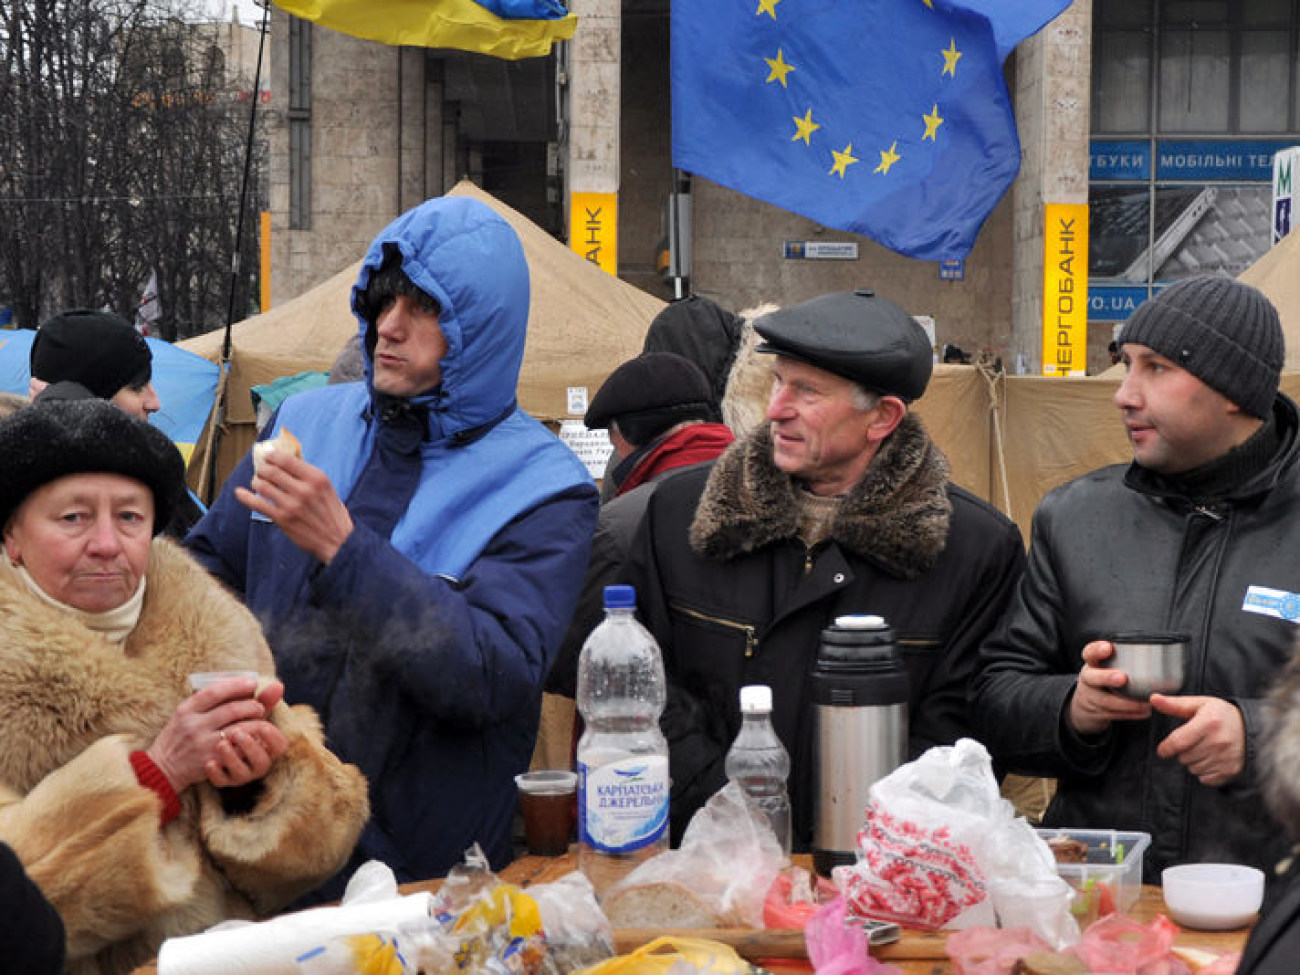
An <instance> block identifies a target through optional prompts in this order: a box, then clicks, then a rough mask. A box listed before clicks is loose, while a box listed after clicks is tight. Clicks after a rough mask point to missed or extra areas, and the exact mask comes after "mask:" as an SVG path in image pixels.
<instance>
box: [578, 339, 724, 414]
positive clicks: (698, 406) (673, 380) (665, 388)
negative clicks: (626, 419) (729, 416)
mask: <svg viewBox="0 0 1300 975" xmlns="http://www.w3.org/2000/svg"><path fill="white" fill-rule="evenodd" d="M713 405H714V403H713V387H712V386H710V385H709V380H708V378H707V377H706V376H705V375H704V370H702V369H701V368H700V367H699V366H697V365H696V364H695V363H694V362H692V361H691V360H690V359H687V358H686V357H685V356H680V355H677V354H676V353H675V352H643V353H641V354H640V355H639V356H637V357H636V358H635V359H629V360H628V361H627V362H625V363H623V364H622V365H621V366H619V367H618V368H617V369H615V370H614V371H613V372H611V373H610V374H609V378H608V379H606V380H605V383H604V385H603V386H601V387H600V389H599V391H597V393H596V395H595V396H594V397H592V400H591V405H590V406H588V407H587V415H586V416H585V417H583V420H582V422H583V423H585V424H586V425H587V427H588V428H589V429H592V430H598V429H602V428H605V427H608V426H609V422H610V420H614V419H617V418H618V417H620V416H631V415H633V414H641V413H656V412H659V411H671V412H681V413H686V412H688V411H696V412H699V411H709V410H711V408H712V407H713Z"/></svg>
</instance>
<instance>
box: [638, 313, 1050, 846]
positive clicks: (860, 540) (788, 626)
mask: <svg viewBox="0 0 1300 975" xmlns="http://www.w3.org/2000/svg"><path fill="white" fill-rule="evenodd" d="M754 329H755V331H757V332H758V334H759V335H760V336H762V338H763V340H764V344H763V345H762V346H759V351H761V352H766V353H771V362H772V366H771V372H772V377H773V383H772V387H771V394H770V397H769V399H768V405H767V421H768V422H767V423H766V424H765V425H762V426H759V427H758V428H757V429H755V430H753V431H751V432H749V433H747V434H744V435H743V436H741V437H740V438H739V439H738V440H737V441H736V442H735V443H733V444H732V445H731V446H730V447H729V448H727V450H726V452H725V453H723V454H722V456H721V457H719V458H718V459H717V460H716V461H714V462H713V464H712V465H711V466H705V467H695V468H693V469H690V470H687V471H683V472H681V473H677V474H675V475H674V476H672V477H670V478H667V479H666V480H664V481H662V482H661V483H660V484H659V485H658V486H657V487H656V488H655V492H654V494H653V495H652V496H651V498H650V500H649V503H648V505H647V506H646V511H645V515H644V516H643V519H642V522H641V528H640V532H639V534H638V535H637V537H636V539H634V541H633V543H632V546H631V549H630V552H629V555H628V562H627V568H626V570H625V572H624V577H623V580H622V581H624V582H629V583H631V584H633V585H634V586H635V587H636V589H637V605H638V607H639V614H640V616H641V619H642V622H643V623H645V625H646V626H647V627H648V628H649V629H650V631H651V632H652V633H653V634H654V636H655V638H656V639H657V640H658V641H659V645H660V647H661V648H662V650H663V655H664V668H665V672H666V674H667V677H668V704H667V707H666V708H665V711H664V715H663V719H662V721H661V724H662V726H663V730H664V735H665V736H666V737H667V738H668V743H669V770H670V774H671V777H672V796H671V806H672V810H671V814H672V828H673V835H674V837H675V838H676V837H680V835H681V833H682V831H683V830H684V828H685V825H686V823H687V822H689V820H690V817H691V815H692V814H693V813H694V812H695V811H696V810H697V809H699V808H700V806H702V805H703V804H704V803H705V802H706V801H707V800H708V798H709V796H711V795H712V794H713V793H714V792H715V791H716V790H717V789H718V788H720V787H721V786H722V785H723V784H724V783H725V781H726V771H725V757H726V753H727V750H728V748H729V747H730V745H731V743H732V741H733V740H734V738H735V736H736V733H737V732H738V731H739V729H740V723H741V717H740V707H739V703H740V702H739V693H740V688H741V687H742V686H743V685H745V684H767V685H769V686H770V687H771V688H772V694H773V711H772V722H773V725H774V727H775V729H776V732H777V734H778V735H779V736H780V738H781V740H782V743H783V744H784V745H785V747H786V749H787V751H789V753H790V759H791V771H790V781H789V789H790V800H791V806H792V811H793V819H794V848H795V850H796V851H803V850H807V849H808V848H809V845H810V843H811V840H812V828H813V812H814V810H813V785H812V783H813V777H814V763H815V757H814V747H813V746H814V737H815V736H814V730H813V708H812V700H811V693H810V686H809V671H810V668H811V666H812V663H813V660H814V657H815V655H816V651H817V644H818V639H819V636H820V634H821V631H822V630H823V629H824V628H825V627H828V626H830V625H831V624H832V623H833V622H834V620H835V619H836V618H837V617H839V616H843V615H849V614H877V615H880V616H883V617H884V618H885V619H886V621H887V622H888V623H889V624H890V626H891V627H892V628H893V630H894V632H895V633H896V634H897V643H898V645H899V647H900V649H901V651H902V655H903V658H904V662H905V664H906V666H907V670H908V678H909V684H910V698H909V702H908V704H909V710H908V715H909V722H910V727H909V743H908V750H909V753H910V754H911V756H913V757H915V756H916V755H918V754H920V752H922V751H924V750H925V749H926V748H928V747H930V746H933V745H949V744H952V743H953V742H954V741H956V740H957V739H958V738H960V737H962V736H964V735H968V734H969V730H970V722H969V719H968V715H967V709H966V691H967V685H968V682H969V679H970V677H971V675H972V673H973V672H974V669H975V663H976V655H977V651H978V648H979V644H980V642H981V641H982V640H983V638H984V637H985V635H986V634H987V633H988V632H989V631H990V630H991V629H992V628H993V626H994V625H995V624H996V623H997V621H998V619H999V618H1000V617H1001V614H1002V612H1003V610H1004V608H1005V607H1006V605H1007V602H1008V601H1009V600H1010V597H1011V593H1012V590H1013V589H1014V587H1015V585H1016V582H1017V581H1018V579H1019V577H1020V572H1021V569H1022V566H1023V564H1024V548H1023V545H1022V543H1021V539H1020V532H1019V530H1018V529H1017V528H1016V526H1015V524H1014V523H1012V522H1011V521H1010V520H1009V519H1007V518H1006V517H1004V516H1003V515H1001V514H1000V513H998V512H997V511H995V510H994V509H993V508H992V507H990V506H989V505H988V504H987V503H985V502H984V501H982V500H980V499H979V498H976V497H975V496H974V495H972V494H970V493H969V492H967V491H964V490H962V489H961V488H959V487H957V486H956V485H955V484H953V483H952V482H951V481H950V480H949V477H948V465H947V461H946V460H945V459H944V457H943V455H942V453H941V452H940V451H939V448H938V447H937V446H935V444H934V442H933V441H932V440H931V439H930V437H929V435H928V434H927V433H926V431H925V429H924V427H923V426H922V424H921V421H920V420H919V418H918V417H917V416H916V415H915V414H914V413H912V411H911V409H910V404H911V403H912V402H913V401H914V400H916V399H917V398H919V397H920V396H921V394H922V393H924V392H925V388H926V385H927V384H928V382H929V379H930V372H931V365H932V360H933V352H932V350H931V348H930V343H929V341H928V340H927V339H926V337H925V332H924V331H922V329H921V327H920V326H919V325H917V324H916V322H915V321H914V320H913V319H912V317H911V316H910V315H908V314H907V313H906V312H905V311H904V310H903V309H902V308H900V307H899V306H898V305H896V304H894V303H893V302H891V301H889V300H888V299H886V298H883V297H880V296H878V295H875V294H873V293H872V292H870V291H867V290H865V289H864V290H862V291H859V292H841V293H836V294H827V295H822V296H820V297H818V298H813V299H812V300H810V301H805V302H802V303H800V304H796V305H792V306H790V307H787V308H783V309H781V310H779V311H775V312H773V313H772V314H769V315H766V316H765V317H762V318H759V319H758V320H757V321H756V322H755V323H754Z"/></svg>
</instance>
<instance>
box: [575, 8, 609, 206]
mask: <svg viewBox="0 0 1300 975" xmlns="http://www.w3.org/2000/svg"><path fill="white" fill-rule="evenodd" d="M570 9H571V10H573V12H574V13H576V14H577V15H578V29H577V32H576V33H575V34H574V36H573V39H572V40H571V41H569V77H568V79H567V81H568V96H569V146H568V166H567V170H568V187H567V190H568V192H569V193H617V192H618V166H619V160H618V148H619V124H620V120H619V111H620V102H621V99H622V87H621V85H620V81H619V78H620V70H621V66H620V53H621V49H622V20H623V10H622V0H573V2H572V3H571V4H570ZM566 205H567V204H566Z"/></svg>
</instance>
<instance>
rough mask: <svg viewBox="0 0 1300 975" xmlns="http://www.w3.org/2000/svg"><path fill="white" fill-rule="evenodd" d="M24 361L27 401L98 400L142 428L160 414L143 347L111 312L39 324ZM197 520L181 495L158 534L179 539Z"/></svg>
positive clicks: (61, 316) (192, 503)
mask: <svg viewBox="0 0 1300 975" xmlns="http://www.w3.org/2000/svg"><path fill="white" fill-rule="evenodd" d="M29 355H30V360H29V361H30V366H31V379H30V380H29V382H28V395H29V396H31V398H32V399H33V400H37V399H41V400H52V399H61V400H69V399H104V400H108V401H109V402H110V403H112V404H113V405H114V406H116V407H118V408H119V409H121V410H122V411H124V412H126V413H129V414H131V415H132V416H134V417H135V418H136V419H139V420H144V421H146V422H147V421H148V420H149V417H150V416H151V415H152V414H154V413H157V412H158V410H159V409H161V408H162V403H161V401H160V400H159V399H158V392H157V390H155V389H154V387H153V352H152V351H150V349H149V343H148V342H146V341H145V339H144V336H143V335H141V334H140V333H139V332H137V331H136V330H135V329H134V328H132V327H131V325H130V323H129V322H127V320H126V319H125V318H122V317H121V316H119V315H114V314H113V313H112V312H107V311H96V310H94V309H92V308H71V309H69V310H67V311H61V312H59V313H58V314H57V315H54V316H52V317H51V318H49V319H47V320H46V321H45V322H43V323H42V324H41V327H40V328H39V329H38V330H37V332H36V335H35V337H33V338H32V347H31V351H30V353H29ZM202 516H203V506H202V505H201V504H200V503H199V501H198V499H197V498H195V497H194V495H193V494H192V493H190V492H189V491H186V493H185V496H184V497H183V498H181V499H180V501H179V502H178V503H177V505H176V508H175V511H174V514H173V515H172V517H171V518H170V519H169V521H168V523H167V525H166V526H165V527H164V529H163V531H164V533H165V534H167V535H168V536H170V537H172V538H178V539H179V538H184V537H185V533H186V532H188V531H189V530H190V528H191V527H193V525H194V524H195V523H196V522H197V521H198V520H199V519H200V518H201V517H202Z"/></svg>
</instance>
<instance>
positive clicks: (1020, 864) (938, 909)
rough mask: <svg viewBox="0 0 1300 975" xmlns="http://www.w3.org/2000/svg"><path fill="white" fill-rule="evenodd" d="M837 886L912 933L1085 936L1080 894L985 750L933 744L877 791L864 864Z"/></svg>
mask: <svg viewBox="0 0 1300 975" xmlns="http://www.w3.org/2000/svg"><path fill="white" fill-rule="evenodd" d="M835 880H836V883H837V884H838V885H839V887H840V889H841V890H842V891H844V893H845V898H846V900H847V901H848V903H849V906H850V908H851V909H852V910H853V911H855V912H856V913H860V914H863V915H865V916H868V917H879V918H883V919H886V920H893V921H898V922H900V923H903V924H907V925H909V926H913V927H922V928H931V929H934V928H939V927H943V928H945V929H948V930H959V929H961V928H968V927H975V926H982V927H993V926H994V924H995V923H997V924H1001V926H1003V927H1012V926H1018V927H1028V928H1030V929H1031V930H1032V931H1034V933H1036V934H1038V935H1039V936H1040V937H1042V938H1043V939H1044V940H1045V941H1047V942H1048V943H1049V944H1051V945H1054V946H1056V947H1058V948H1059V947H1065V946H1067V945H1071V944H1075V943H1077V942H1078V940H1079V927H1078V924H1076V923H1075V920H1074V918H1073V917H1072V916H1071V914H1070V900H1071V898H1072V897H1073V896H1074V895H1073V891H1072V890H1071V888H1070V886H1069V884H1067V883H1066V882H1065V881H1064V880H1062V879H1061V878H1060V877H1059V876H1058V875H1057V873H1056V865H1055V862H1054V860H1053V858H1052V854H1051V852H1050V851H1049V850H1048V849H1047V845H1046V844H1045V843H1043V841H1042V840H1041V839H1039V838H1038V836H1037V835H1036V834H1035V833H1034V831H1033V829H1032V828H1030V826H1029V824H1028V823H1026V822H1025V821H1024V820H1023V819H1021V818H1018V817H1017V816H1016V815H1015V810H1014V808H1013V807H1012V805H1011V803H1009V802H1007V801H1006V800H1005V799H1003V798H1002V796H1001V795H1000V793H999V790H998V784H997V781H996V780H995V779H994V777H993V764H992V762H991V760H990V759H989V754H988V752H987V751H986V750H985V748H984V746H983V745H981V744H980V743H979V742H977V741H973V740H971V739H969V738H963V739H961V740H960V741H958V742H957V744H955V745H952V746H948V747H940V748H932V749H930V750H929V751H927V752H926V753H925V754H924V755H922V756H921V757H920V758H918V759H916V760H915V761H913V762H908V763H907V764H905V765H902V766H900V767H899V768H898V769H896V770H895V771H894V772H892V773H891V774H890V775H888V776H886V777H885V778H883V779H881V780H880V781H879V782H877V783H876V784H875V785H873V786H872V787H871V803H870V805H869V806H868V807H867V810H866V823H865V825H864V826H863V828H862V830H861V832H860V833H859V834H858V862H857V863H856V864H854V865H853V866H851V867H838V868H836V870H835Z"/></svg>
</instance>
